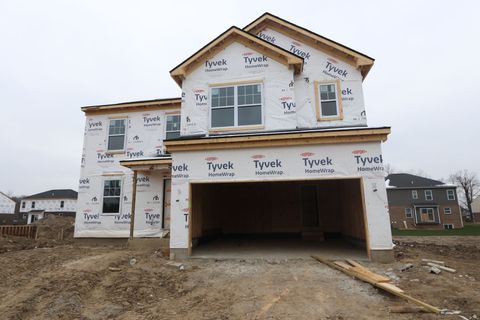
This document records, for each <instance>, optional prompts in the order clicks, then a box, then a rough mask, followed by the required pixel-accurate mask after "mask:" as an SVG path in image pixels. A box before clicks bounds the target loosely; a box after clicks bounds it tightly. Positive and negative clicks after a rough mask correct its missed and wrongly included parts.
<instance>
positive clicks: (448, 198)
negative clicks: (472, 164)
mask: <svg viewBox="0 0 480 320" xmlns="http://www.w3.org/2000/svg"><path fill="white" fill-rule="evenodd" d="M449 191H451V192H452V193H451V195H452V199H450V195H449V193H448V192H449ZM446 192H447V200H452V201H453V200H455V199H456V198H455V191H454V190H453V189H447V191H446Z"/></svg>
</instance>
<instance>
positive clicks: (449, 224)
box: [443, 223, 455, 230]
mask: <svg viewBox="0 0 480 320" xmlns="http://www.w3.org/2000/svg"><path fill="white" fill-rule="evenodd" d="M446 226H452V228H451V229H449V228H445V227H446ZM443 229H444V230H453V229H455V226H454V225H453V224H452V223H445V224H444V225H443Z"/></svg>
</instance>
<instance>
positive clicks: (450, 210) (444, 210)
mask: <svg viewBox="0 0 480 320" xmlns="http://www.w3.org/2000/svg"><path fill="white" fill-rule="evenodd" d="M447 209H448V211H449V212H448V213H447ZM443 214H448V215H450V214H452V208H450V207H444V208H443Z"/></svg>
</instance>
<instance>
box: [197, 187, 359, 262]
mask: <svg viewBox="0 0 480 320" xmlns="http://www.w3.org/2000/svg"><path fill="white" fill-rule="evenodd" d="M191 192H192V194H191V199H192V215H191V224H190V228H191V229H190V236H191V244H192V253H193V255H194V256H195V255H197V253H202V252H204V250H207V249H208V247H209V246H210V247H212V248H213V249H212V250H215V249H214V248H217V249H218V248H220V247H221V248H222V250H223V251H224V252H225V250H226V251H231V252H230V254H231V253H232V252H233V253H235V252H241V251H245V250H247V251H248V250H252V251H255V250H256V248H257V249H258V248H261V250H266V251H271V252H276V251H278V250H280V249H282V247H283V248H287V249H288V250H291V251H298V252H300V251H301V250H303V249H305V248H309V250H310V249H312V250H313V249H319V250H320V249H321V248H327V247H331V246H332V245H335V244H339V245H340V246H344V247H349V248H350V247H355V248H357V249H356V250H358V248H361V252H362V253H363V254H365V252H366V239H367V237H366V231H365V221H364V216H365V215H364V208H363V199H362V189H361V180H360V179H337V180H307V181H276V182H271V181H270V182H236V183H192V185H191ZM309 250H307V251H309ZM309 252H310V251H309ZM225 253H226V254H227V255H228V254H229V253H228V252H225ZM313 253H314V252H313Z"/></svg>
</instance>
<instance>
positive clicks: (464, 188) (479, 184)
mask: <svg viewBox="0 0 480 320" xmlns="http://www.w3.org/2000/svg"><path fill="white" fill-rule="evenodd" d="M450 182H452V183H453V184H455V185H456V186H458V187H459V188H460V192H461V196H462V197H461V200H460V202H461V203H462V204H463V205H464V206H465V207H466V208H467V210H468V214H469V215H470V218H471V219H472V222H475V217H474V216H473V211H472V202H473V200H474V199H475V198H476V197H477V196H478V195H480V181H479V180H478V177H477V175H476V174H475V172H470V171H468V170H466V169H465V170H463V171H457V172H456V173H454V174H452V175H451V176H450Z"/></svg>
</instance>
